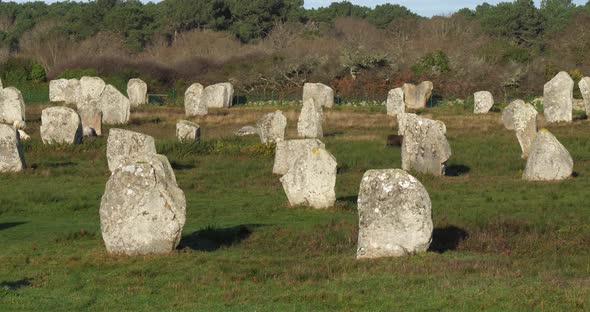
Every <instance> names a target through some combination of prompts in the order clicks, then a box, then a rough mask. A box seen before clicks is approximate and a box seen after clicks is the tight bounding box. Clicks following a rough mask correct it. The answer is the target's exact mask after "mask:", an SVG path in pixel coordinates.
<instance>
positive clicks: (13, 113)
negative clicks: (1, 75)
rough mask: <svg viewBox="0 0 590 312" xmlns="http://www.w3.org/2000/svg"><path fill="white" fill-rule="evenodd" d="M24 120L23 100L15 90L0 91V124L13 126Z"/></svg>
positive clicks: (12, 88)
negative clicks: (16, 122)
mask: <svg viewBox="0 0 590 312" xmlns="http://www.w3.org/2000/svg"><path fill="white" fill-rule="evenodd" d="M24 120H25V100H24V99H23V95H22V94H21V93H20V91H19V90H18V89H17V88H14V87H8V88H5V89H1V90H0V122H2V123H6V124H10V125H12V124H14V122H15V121H24Z"/></svg>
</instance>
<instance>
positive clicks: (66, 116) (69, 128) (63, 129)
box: [41, 106, 82, 144]
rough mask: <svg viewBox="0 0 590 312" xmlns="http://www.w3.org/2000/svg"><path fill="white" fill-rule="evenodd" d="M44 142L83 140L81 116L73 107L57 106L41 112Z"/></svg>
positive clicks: (63, 142)
mask: <svg viewBox="0 0 590 312" xmlns="http://www.w3.org/2000/svg"><path fill="white" fill-rule="evenodd" d="M41 139H42V140H43V144H55V143H57V144H79V143H80V142H81V141H82V123H81V121H80V116H78V114H77V113H76V111H74V110H73V109H71V108H68V107H62V106H55V107H49V108H46V109H44V110H43V111H42V112H41Z"/></svg>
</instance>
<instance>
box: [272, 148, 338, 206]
mask: <svg viewBox="0 0 590 312" xmlns="http://www.w3.org/2000/svg"><path fill="white" fill-rule="evenodd" d="M337 165H338V164H337V163H336V158H334V156H332V154H330V153H329V152H328V151H326V150H325V149H323V148H315V149H312V150H309V151H307V152H306V153H305V154H304V155H302V156H301V157H299V158H298V159H297V160H296V161H295V162H294V163H293V165H292V166H291V167H290V168H289V171H287V173H286V174H285V175H284V176H283V177H282V178H281V183H282V184H283V189H284V190H285V193H286V194H287V198H288V199H289V204H290V205H291V206H296V205H307V206H310V207H313V208H316V209H323V208H329V207H332V206H333V205H334V203H335V202H336V192H335V190H334V188H335V186H336V166H337Z"/></svg>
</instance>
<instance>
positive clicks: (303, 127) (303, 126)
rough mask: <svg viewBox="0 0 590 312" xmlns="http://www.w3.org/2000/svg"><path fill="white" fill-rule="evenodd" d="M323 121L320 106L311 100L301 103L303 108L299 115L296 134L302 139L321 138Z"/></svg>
mask: <svg viewBox="0 0 590 312" xmlns="http://www.w3.org/2000/svg"><path fill="white" fill-rule="evenodd" d="M323 119H324V113H323V110H322V106H321V105H319V104H317V103H316V102H315V101H314V100H313V99H308V100H307V101H305V102H303V108H302V109H301V113H300V114H299V121H298V122H297V134H298V135H299V136H300V137H303V138H322V137H323V136H324V131H323V129H322V122H323Z"/></svg>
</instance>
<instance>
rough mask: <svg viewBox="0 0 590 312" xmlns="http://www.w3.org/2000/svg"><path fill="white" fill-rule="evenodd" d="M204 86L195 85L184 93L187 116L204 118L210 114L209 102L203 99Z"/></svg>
mask: <svg viewBox="0 0 590 312" xmlns="http://www.w3.org/2000/svg"><path fill="white" fill-rule="evenodd" d="M203 90H204V88H203V85H201V84H200V83H193V84H192V85H191V86H190V87H188V89H186V92H185V93H184V111H185V113H186V115H187V116H203V115H207V113H208V112H209V109H208V106H207V102H206V101H205V100H204V99H203Z"/></svg>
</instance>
